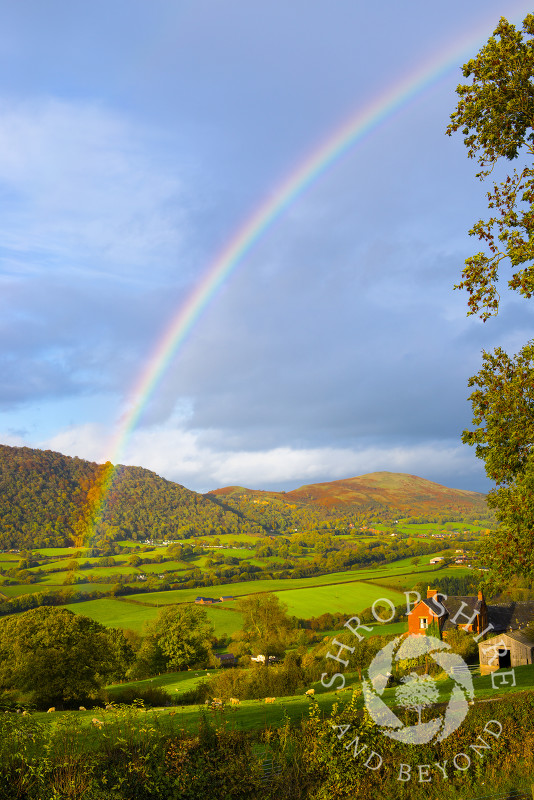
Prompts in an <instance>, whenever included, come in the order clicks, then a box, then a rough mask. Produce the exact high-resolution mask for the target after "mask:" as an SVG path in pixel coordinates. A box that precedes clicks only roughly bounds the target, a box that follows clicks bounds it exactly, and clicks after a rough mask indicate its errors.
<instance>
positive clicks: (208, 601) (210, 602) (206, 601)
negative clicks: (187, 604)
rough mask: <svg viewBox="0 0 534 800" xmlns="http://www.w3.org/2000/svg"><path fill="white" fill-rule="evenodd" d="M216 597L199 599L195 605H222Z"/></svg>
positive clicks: (196, 599)
mask: <svg viewBox="0 0 534 800" xmlns="http://www.w3.org/2000/svg"><path fill="white" fill-rule="evenodd" d="M220 602H221V601H220V600H217V599H216V598H215V597H197V598H195V603H196V604H197V605H200V606H212V605H213V604H214V603H220Z"/></svg>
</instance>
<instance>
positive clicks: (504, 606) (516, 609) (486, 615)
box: [408, 586, 534, 637]
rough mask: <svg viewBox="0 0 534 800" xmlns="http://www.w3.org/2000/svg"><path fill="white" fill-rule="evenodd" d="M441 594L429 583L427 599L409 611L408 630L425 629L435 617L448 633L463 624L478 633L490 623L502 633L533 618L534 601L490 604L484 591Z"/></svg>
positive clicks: (441, 627)
mask: <svg viewBox="0 0 534 800" xmlns="http://www.w3.org/2000/svg"><path fill="white" fill-rule="evenodd" d="M438 594H439V593H438V590H437V589H431V588H430V586H429V587H428V590H427V593H426V599H425V600H423V599H422V600H420V601H419V603H417V604H416V605H415V606H414V608H413V609H412V610H411V612H410V614H408V632H409V633H425V631H426V629H427V628H428V627H430V625H431V624H432V623H433V622H434V621H436V622H439V626H440V630H441V631H442V633H443V635H444V636H445V637H446V636H447V631H449V630H454V629H455V628H460V627H461V628H463V629H464V630H467V631H469V632H471V633H475V634H479V633H482V632H483V631H485V630H486V628H488V627H489V626H491V627H490V631H494V632H495V633H500V632H505V631H513V630H519V629H520V628H524V627H525V626H526V625H527V624H528V623H529V622H532V621H533V620H534V603H532V602H527V601H525V602H520V601H512V602H509V603H497V604H492V605H489V606H488V605H486V601H485V599H484V595H483V593H482V592H481V591H479V592H478V595H477V596H476V597H475V596H469V595H465V596H457V597H447V599H445V597H444V596H443V595H441V594H439V596H438V597H436V595H438ZM441 606H442V607H443V608H444V609H445V613H443V610H442V608H441ZM475 615H476V616H475ZM471 619H472V622H469V620H471ZM466 626H467V627H466Z"/></svg>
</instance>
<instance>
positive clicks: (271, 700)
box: [265, 697, 276, 703]
mask: <svg viewBox="0 0 534 800" xmlns="http://www.w3.org/2000/svg"><path fill="white" fill-rule="evenodd" d="M275 700H276V697H266V698H265V702H266V703H274V702H275Z"/></svg>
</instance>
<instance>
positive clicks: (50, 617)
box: [0, 607, 121, 707]
mask: <svg viewBox="0 0 534 800" xmlns="http://www.w3.org/2000/svg"><path fill="white" fill-rule="evenodd" d="M115 634H116V635H115ZM119 638H120V636H119V632H118V631H117V632H114V634H113V635H112V636H111V637H110V635H109V632H108V630H107V629H106V628H105V627H104V626H103V625H100V624H99V623H98V622H95V621H94V620H92V619H89V617H85V616H82V615H81V614H74V613H73V612H72V611H68V610H67V609H66V608H50V607H41V608H35V609H32V610H31V611H25V612H24V613H22V614H17V615H14V616H11V617H8V618H6V619H2V620H0V688H3V689H18V690H20V691H22V692H23V693H25V694H27V695H29V697H30V698H31V700H32V701H33V702H34V703H36V704H37V705H38V706H41V707H43V706H46V705H57V706H63V705H67V706H75V705H77V704H78V703H80V702H83V701H86V700H87V699H89V698H93V699H94V698H96V697H98V695H99V692H100V690H101V688H102V686H103V684H104V681H105V679H106V678H107V677H108V676H111V675H113V674H116V673H118V672H120V667H121V664H120V662H119V657H118V656H119V652H120V648H119V641H118V639H119Z"/></svg>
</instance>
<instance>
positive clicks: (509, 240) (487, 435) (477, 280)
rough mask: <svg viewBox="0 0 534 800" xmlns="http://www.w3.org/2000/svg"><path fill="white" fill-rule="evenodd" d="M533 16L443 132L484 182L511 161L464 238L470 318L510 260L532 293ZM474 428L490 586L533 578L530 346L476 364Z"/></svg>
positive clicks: (488, 56) (491, 51) (494, 44)
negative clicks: (468, 241)
mask: <svg viewBox="0 0 534 800" xmlns="http://www.w3.org/2000/svg"><path fill="white" fill-rule="evenodd" d="M533 36H534V15H533V14H528V15H527V16H526V17H525V19H524V21H523V25H522V30H517V29H516V28H515V26H514V25H512V24H510V23H509V22H508V21H507V20H506V19H504V18H502V19H501V20H500V22H499V24H498V26H497V28H496V29H495V31H494V34H493V36H491V37H490V39H489V40H488V42H487V44H486V45H485V46H484V47H482V49H481V50H480V52H479V53H478V54H477V55H476V57H475V58H474V59H471V60H470V61H468V62H467V64H465V65H464V67H463V74H464V77H465V78H470V79H471V80H470V82H469V83H467V84H461V85H460V86H458V88H457V90H456V91H457V93H458V95H459V98H460V99H459V101H458V105H457V108H456V110H455V111H454V112H453V114H452V115H451V122H450V124H449V126H448V128H447V133H448V134H449V135H451V134H452V133H454V132H457V131H460V130H461V132H462V134H463V136H464V144H465V146H466V147H467V152H468V156H469V158H476V159H477V161H478V163H479V166H480V172H479V173H478V176H477V177H479V178H480V179H481V180H484V179H486V178H488V177H489V176H490V175H491V174H492V172H494V170H496V167H497V165H498V164H503V165H504V164H506V163H507V162H511V161H517V162H518V164H519V167H518V168H516V169H513V170H511V169H507V170H505V171H506V174H505V177H504V178H503V179H502V180H501V181H500V182H494V183H493V185H492V188H491V189H490V191H488V193H487V198H488V208H489V209H490V211H491V216H489V217H488V219H486V220H478V222H476V223H475V225H474V226H473V228H472V229H471V230H470V231H469V233H470V235H471V236H474V237H476V238H477V239H478V240H479V241H480V242H481V243H482V244H483V246H484V248H485V249H484V250H483V251H480V252H478V253H475V254H474V255H472V256H470V257H469V258H468V259H467V260H466V262H465V266H464V269H463V273H462V281H461V282H460V283H459V284H458V286H457V287H455V288H459V289H466V290H467V293H468V314H478V315H479V316H480V318H481V319H482V320H483V321H484V322H485V321H486V320H488V319H489V317H491V316H494V315H495V314H497V313H498V311H499V303H500V294H499V288H500V287H501V284H500V283H499V279H500V274H499V272H500V269H501V266H502V265H503V264H504V263H506V262H509V264H510V266H511V269H512V274H511V277H510V278H509V280H508V287H509V288H510V289H511V290H512V291H515V292H518V293H519V294H520V295H521V296H522V297H524V298H527V299H529V298H531V297H532V295H533V293H534V163H533V157H534V83H533V81H532V78H533V76H534V39H533ZM469 386H470V387H476V388H475V390H474V391H473V393H472V394H471V395H470V398H469V399H470V400H471V404H472V408H473V424H474V425H475V426H476V427H475V428H474V429H473V430H466V431H464V432H463V436H462V441H464V442H465V443H467V444H470V445H473V446H475V447H476V454H477V456H478V457H479V458H481V459H483V460H484V462H485V466H486V472H487V475H488V477H489V478H491V479H492V480H493V481H495V483H496V484H497V488H496V489H495V490H493V491H492V492H490V495H489V497H488V503H489V505H490V506H491V507H492V508H494V509H495V512H496V516H497V519H498V520H499V522H500V527H499V529H498V531H497V532H496V533H492V534H491V541H490V540H489V539H488V541H487V542H486V545H485V553H486V557H487V559H488V563H489V566H490V570H491V574H490V576H489V579H488V581H487V583H489V584H490V586H493V587H494V588H496V587H497V586H499V585H500V584H503V583H504V582H506V581H507V580H509V579H510V578H511V577H512V576H514V575H523V576H527V577H529V578H532V577H534V554H533V549H534V548H533V544H534V535H533V530H534V501H533V499H532V498H533V497H534V495H533V492H532V489H533V488H534V460H533V458H534V456H533V445H534V341H530V342H527V343H526V344H525V346H524V347H523V348H522V349H521V350H520V351H519V353H517V354H516V355H514V356H510V355H508V354H507V353H506V352H505V351H504V350H502V349H501V348H500V347H498V348H496V349H495V350H494V351H493V352H486V351H483V366H482V368H481V370H480V371H479V372H478V373H477V374H476V375H474V376H473V377H472V378H470V380H469Z"/></svg>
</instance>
